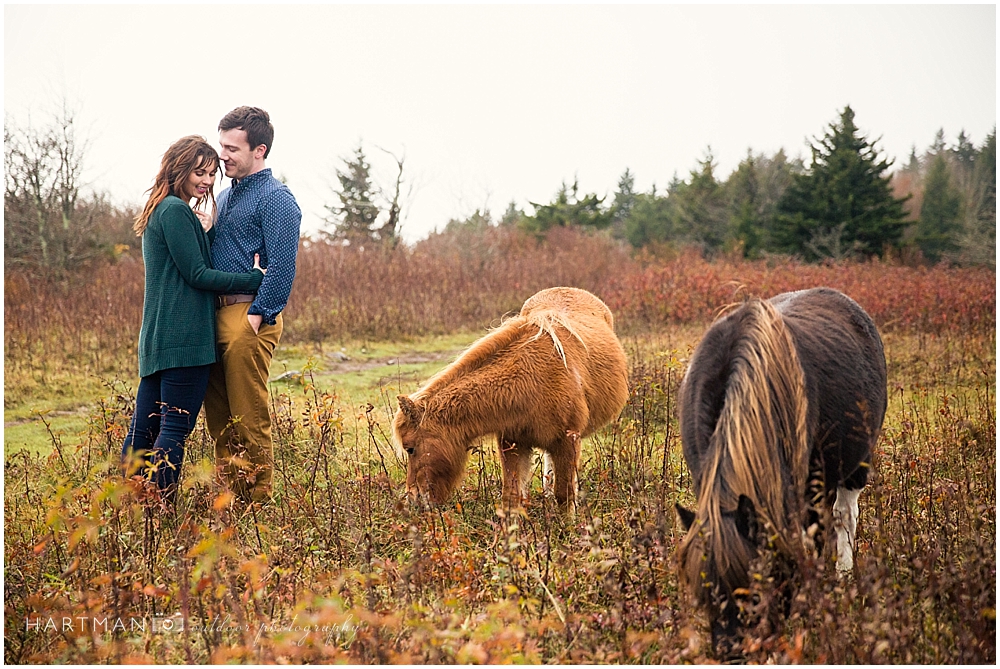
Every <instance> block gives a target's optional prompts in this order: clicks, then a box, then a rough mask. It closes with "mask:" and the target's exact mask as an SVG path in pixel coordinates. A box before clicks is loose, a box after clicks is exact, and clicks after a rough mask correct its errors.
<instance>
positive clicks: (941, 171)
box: [914, 153, 962, 262]
mask: <svg viewBox="0 0 1000 669" xmlns="http://www.w3.org/2000/svg"><path fill="white" fill-rule="evenodd" d="M961 204H962V203H961V197H960V195H959V192H958V190H957V189H956V188H955V186H954V185H953V183H952V178H951V169H950V168H949V166H948V161H947V159H946V158H945V156H944V154H943V153H939V154H937V155H936V156H934V158H933V159H932V160H931V164H930V167H929V168H928V170H927V177H926V179H925V181H924V203H923V206H922V207H921V208H920V220H919V221H918V222H917V229H916V238H915V239H914V241H915V242H916V244H917V246H919V247H920V250H921V251H922V252H923V254H924V256H925V257H926V258H927V259H928V260H930V261H931V262H937V261H938V260H940V259H941V258H942V257H943V256H944V255H945V254H947V253H952V252H954V251H956V250H957V248H958V246H957V244H956V235H957V234H958V232H959V227H960V226H959V214H960V208H961Z"/></svg>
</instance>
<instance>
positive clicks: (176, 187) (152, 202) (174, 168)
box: [132, 135, 219, 237]
mask: <svg viewBox="0 0 1000 669" xmlns="http://www.w3.org/2000/svg"><path fill="white" fill-rule="evenodd" d="M201 167H204V168H205V169H208V170H210V171H211V172H213V173H214V172H215V171H216V170H217V169H219V154H218V153H216V151H215V149H214V148H213V147H212V145H211V144H209V143H208V142H206V141H205V138H204V137H199V136H198V135H188V136H187V137H181V138H180V139H178V140H177V141H176V142H174V143H173V144H171V145H170V148H169V149H167V152H166V153H164V154H163V160H162V161H161V162H160V171H159V172H157V174H156V179H154V180H153V186H152V188H150V189H149V199H148V200H146V206H145V207H144V208H143V210H142V213H141V214H139V215H138V216H136V217H135V225H133V226H132V229H133V230H135V235H136V237H141V236H142V233H143V232H145V231H146V225H148V224H149V217H150V216H152V215H153V210H154V209H156V205H158V204H160V203H161V202H163V199H164V198H165V197H167V196H168V195H177V196H180V188H181V186H183V185H184V184H185V183H187V179H188V177H189V176H191V173H192V172H194V171H195V170H197V169H199V168H201ZM206 202H211V203H212V217H213V218H214V217H215V193H214V192H213V188H212V187H211V186H209V188H208V192H207V193H206V194H205V196H204V197H202V198H199V199H198V202H197V203H196V204H195V208H202V207H204V206H205V203H206Z"/></svg>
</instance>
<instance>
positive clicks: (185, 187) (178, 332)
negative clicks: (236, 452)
mask: <svg viewBox="0 0 1000 669" xmlns="http://www.w3.org/2000/svg"><path fill="white" fill-rule="evenodd" d="M218 169H219V156H218V154H217V153H216V152H215V149H214V148H212V146H211V145H210V144H208V143H207V142H206V141H205V140H204V139H203V138H202V137H198V136H196V135H191V136H188V137H184V138H182V139H180V140H178V141H177V142H175V143H174V144H173V145H172V146H171V147H170V148H169V149H167V152H166V153H165V154H163V161H162V162H161V164H160V171H159V173H158V174H157V175H156V179H155V181H154V183H153V187H152V188H151V189H150V196H149V200H148V201H147V202H146V206H145V208H144V209H143V211H142V213H141V214H139V216H137V217H136V219H135V225H134V226H133V229H134V230H135V233H136V235H137V236H140V237H142V258H143V261H144V262H145V265H146V287H145V294H144V299H143V307H142V329H141V330H140V332H139V376H140V377H141V380H140V382H139V390H138V392H137V393H136V401H135V415H134V416H133V417H132V424H131V426H130V428H129V432H128V436H126V437H125V444H124V445H123V447H122V460H123V463H124V465H125V470H126V475H131V474H134V473H144V474H149V475H151V476H150V477H151V478H152V479H153V480H154V481H156V483H157V485H158V486H159V489H160V490H161V491H162V492H164V493H165V494H166V495H167V497H168V499H172V498H173V497H174V495H175V493H176V487H177V476H178V474H179V472H180V466H181V463H182V462H183V460H184V441H185V439H187V437H188V435H189V434H191V431H192V430H193V429H194V423H195V420H196V419H197V417H198V412H199V411H200V410H201V404H202V400H204V398H205V390H206V388H207V386H208V370H209V367H210V366H211V364H212V363H213V362H215V355H216V353H215V293H253V292H255V291H256V290H257V288H258V287H259V286H260V282H261V279H262V278H263V276H264V270H262V269H261V268H260V259H259V257H257V258H255V261H256V262H255V264H254V271H252V272H250V273H248V274H230V273H228V272H220V271H217V270H214V269H212V268H211V256H210V255H209V236H208V234H206V231H205V229H207V228H209V227H211V226H210V224H211V221H212V219H213V218H214V214H215V196H214V194H213V192H212V191H213V187H214V185H215V173H216V172H217V171H218ZM191 200H196V203H195V207H196V208H198V209H203V208H204V206H205V205H206V203H208V202H211V204H212V213H211V214H208V213H207V212H204V211H198V212H197V215H196V212H195V211H193V210H192V208H191V206H190V205H189V203H190V202H191ZM199 219H201V220H199Z"/></svg>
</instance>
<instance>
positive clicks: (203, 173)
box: [181, 160, 219, 200]
mask: <svg viewBox="0 0 1000 669" xmlns="http://www.w3.org/2000/svg"><path fill="white" fill-rule="evenodd" d="M218 169H219V166H218V165H217V164H215V163H211V162H208V161H206V160H202V162H200V163H198V166H197V167H196V168H194V170H192V172H191V174H189V175H188V177H187V179H185V182H184V184H183V185H182V186H181V191H182V193H183V194H182V196H181V199H182V200H190V199H191V198H197V199H199V200H200V199H201V198H203V197H205V196H206V195H207V194H208V189H209V188H211V187H212V186H213V185H215V173H216V171H217V170H218Z"/></svg>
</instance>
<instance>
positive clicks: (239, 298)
mask: <svg viewBox="0 0 1000 669" xmlns="http://www.w3.org/2000/svg"><path fill="white" fill-rule="evenodd" d="M255 299H257V296H256V295H216V296H215V308H216V309H221V308H222V307H228V306H231V305H234V304H239V303H240V302H253V301H254V300H255Z"/></svg>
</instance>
